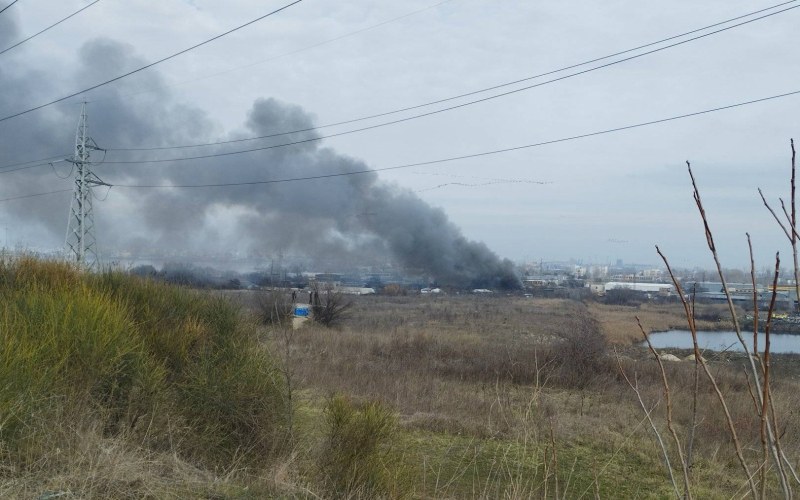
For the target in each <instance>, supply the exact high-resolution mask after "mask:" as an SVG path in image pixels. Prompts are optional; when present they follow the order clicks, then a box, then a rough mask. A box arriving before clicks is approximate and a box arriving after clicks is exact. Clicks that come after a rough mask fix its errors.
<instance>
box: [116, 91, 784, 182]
mask: <svg viewBox="0 0 800 500" xmlns="http://www.w3.org/2000/svg"><path fill="white" fill-rule="evenodd" d="M798 94H800V90H795V91H793V92H786V93H784V94H777V95H773V96H769V97H762V98H759V99H753V100H750V101H744V102H738V103H736V104H729V105H726V106H719V107H716V108H710V109H705V110H702V111H695V112H693V113H685V114H682V115H676V116H670V117H668V118H659V119H657V120H650V121H646V122H641V123H636V124H633V125H625V126H621V127H615V128H610V129H605V130H600V131H597V132H590V133H586V134H580V135H573V136H569V137H562V138H560V139H552V140H549V141H542V142H536V143H533V144H525V145H522V146H513V147H509V148H503V149H495V150H492V151H484V152H481V153H472V154H467V155H461V156H452V157H449V158H440V159H438V160H429V161H423V162H417V163H407V164H404V165H396V166H392V167H383V168H372V169H364V170H354V171H350V172H337V173H331V174H321V175H313V176H306V177H291V178H286V179H269V180H262V181H250V182H224V183H216V184H183V185H176V184H114V183H110V185H111V186H112V187H120V188H211V187H230V186H252V185H258V184H280V183H285V182H297V181H308V180H316V179H330V178H333V177H345V176H349V175H360V174H369V173H374V172H386V171H389V170H400V169H405V168H413V167H421V166H427V165H435V164H438V163H448V162H452V161H459V160H467V159H470V158H480V157H483V156H490V155H496V154H500V153H509V152H512V151H519V150H523V149H530V148H536V147H541V146H547V145H550V144H558V143H561V142H568V141H574V140H578V139H586V138H588V137H596V136H599V135H606V134H612V133H615V132H622V131H624V130H631V129H635V128H641V127H647V126H650V125H656V124H659V123H666V122H671V121H675V120H682V119H685V118H691V117H694V116H700V115H706V114H710V113H716V112H718V111H724V110H728V109H733V108H739V107H742V106H748V105H750V104H756V103H761V102H766V101H771V100H775V99H781V98H784V97H789V96H794V95H798Z"/></svg>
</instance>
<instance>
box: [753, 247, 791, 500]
mask: <svg viewBox="0 0 800 500" xmlns="http://www.w3.org/2000/svg"><path fill="white" fill-rule="evenodd" d="M749 241H750V238H749V236H748V242H749ZM780 267H781V258H780V254H775V278H774V279H773V281H772V299H771V300H770V303H769V310H768V311H767V326H766V328H765V329H764V359H763V362H762V366H763V369H764V393H763V395H762V397H761V429H760V430H761V448H762V461H763V463H762V464H761V498H766V491H767V461H768V454H767V415H768V413H769V406H768V403H769V400H770V397H769V396H770V394H769V368H770V364H769V347H770V346H769V333H770V329H771V327H772V317H773V316H772V315H773V312H774V311H775V299H776V297H777V295H778V275H779V274H780ZM756 331H757V330H756ZM776 444H777V438H776ZM778 469H779V470H780V469H782V467H781V462H780V460H779V461H778ZM785 477H786V473H785V472H784V471H782V470H781V480H785ZM789 491H790V493H791V490H789Z"/></svg>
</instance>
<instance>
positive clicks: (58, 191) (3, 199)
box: [0, 189, 72, 202]
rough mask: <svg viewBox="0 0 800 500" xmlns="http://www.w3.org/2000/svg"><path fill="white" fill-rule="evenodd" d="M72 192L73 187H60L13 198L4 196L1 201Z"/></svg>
mask: <svg viewBox="0 0 800 500" xmlns="http://www.w3.org/2000/svg"><path fill="white" fill-rule="evenodd" d="M71 192H72V189H59V190H57V191H48V192H46V193H34V194H24V195H22V196H12V197H11V198H2V199H0V202H3V201H13V200H22V199H26V198H36V197H39V196H47V195H51V194H58V193H71Z"/></svg>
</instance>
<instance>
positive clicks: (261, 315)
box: [257, 290, 294, 326]
mask: <svg viewBox="0 0 800 500" xmlns="http://www.w3.org/2000/svg"><path fill="white" fill-rule="evenodd" d="M257 302H258V303H257V311H258V319H259V321H260V322H261V323H263V324H265V325H273V326H286V325H291V322H292V317H293V316H294V303H293V302H292V300H291V298H290V297H289V296H287V294H286V293H284V292H283V291H282V290H270V291H267V292H262V293H259V295H258V298H257Z"/></svg>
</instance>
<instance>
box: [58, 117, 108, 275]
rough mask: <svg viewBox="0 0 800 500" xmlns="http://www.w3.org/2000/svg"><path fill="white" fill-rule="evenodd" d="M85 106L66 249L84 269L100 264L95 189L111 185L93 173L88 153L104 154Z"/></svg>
mask: <svg viewBox="0 0 800 500" xmlns="http://www.w3.org/2000/svg"><path fill="white" fill-rule="evenodd" d="M88 128H89V124H88V120H87V117H86V103H83V108H81V118H80V120H79V121H78V130H77V132H76V133H75V156H74V157H73V158H72V159H71V160H69V161H71V162H72V163H74V164H75V191H74V193H73V196H72V202H71V203H70V206H69V220H68V221H67V236H66V238H65V242H64V244H65V247H66V250H67V253H68V254H69V256H70V257H72V258H74V259H75V261H76V262H77V263H78V265H79V266H80V267H82V268H84V269H92V268H93V267H94V266H96V265H97V262H98V260H99V259H98V256H97V241H96V240H95V236H94V211H93V210H92V197H93V196H94V195H93V194H92V187H94V186H108V184H106V183H105V182H103V181H101V180H100V178H98V177H97V176H96V175H95V174H94V172H92V169H91V167H92V163H91V161H89V151H90V150H95V151H101V149H100V148H99V147H97V144H95V142H94V140H93V139H91V138H89V137H88V136H87V135H86V134H87V129H88Z"/></svg>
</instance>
